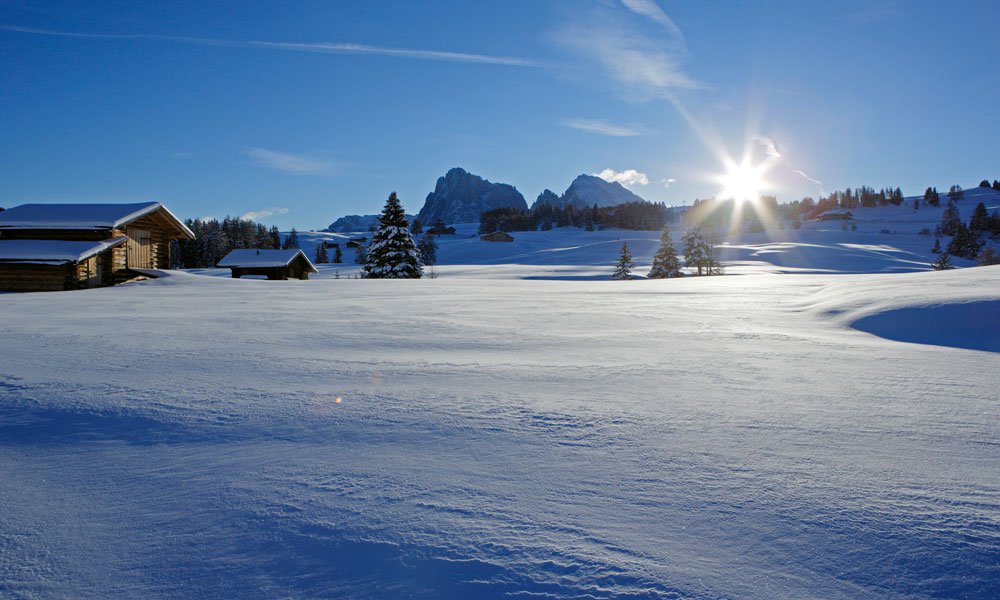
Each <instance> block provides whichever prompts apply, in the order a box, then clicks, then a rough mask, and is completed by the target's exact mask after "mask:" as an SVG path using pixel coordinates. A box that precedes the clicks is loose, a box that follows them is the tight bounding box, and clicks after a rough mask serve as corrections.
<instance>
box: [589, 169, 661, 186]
mask: <svg viewBox="0 0 1000 600" xmlns="http://www.w3.org/2000/svg"><path fill="white" fill-rule="evenodd" d="M594 175H596V176H597V177H600V178H601V179H603V180H604V181H607V182H608V183H611V182H614V181H617V182H618V183H620V184H622V185H624V186H625V187H632V186H635V185H649V178H648V177H646V174H645V173H640V172H639V171H636V170H635V169H625V170H624V171H615V170H614V169H604V170H603V171H601V172H600V173H594Z"/></svg>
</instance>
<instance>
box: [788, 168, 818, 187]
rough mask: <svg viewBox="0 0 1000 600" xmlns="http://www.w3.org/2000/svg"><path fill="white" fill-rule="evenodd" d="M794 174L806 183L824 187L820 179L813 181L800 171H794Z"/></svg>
mask: <svg viewBox="0 0 1000 600" xmlns="http://www.w3.org/2000/svg"><path fill="white" fill-rule="evenodd" d="M792 173H795V174H796V175H801V176H802V178H803V179H805V180H806V181H808V182H810V183H815V184H816V185H818V186H820V187H822V186H823V182H822V181H820V180H818V179H813V178H812V177H810V176H808V175H806V174H805V173H804V172H803V171H800V170H798V169H793V170H792Z"/></svg>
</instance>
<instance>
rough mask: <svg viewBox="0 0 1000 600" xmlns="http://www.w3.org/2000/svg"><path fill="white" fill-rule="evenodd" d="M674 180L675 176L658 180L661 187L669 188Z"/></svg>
mask: <svg viewBox="0 0 1000 600" xmlns="http://www.w3.org/2000/svg"><path fill="white" fill-rule="evenodd" d="M676 182H677V180H676V179H675V178H673V177H667V178H666V179H661V180H660V183H662V184H663V187H665V188H667V189H670V186H671V185H673V184H674V183H676Z"/></svg>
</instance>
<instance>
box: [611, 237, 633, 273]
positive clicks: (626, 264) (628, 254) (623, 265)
mask: <svg viewBox="0 0 1000 600" xmlns="http://www.w3.org/2000/svg"><path fill="white" fill-rule="evenodd" d="M634 268H635V263H634V262H632V251H631V250H629V249H628V242H622V248H621V252H620V253H619V255H618V265H617V266H616V267H615V272H614V273H612V274H611V279H632V269H634Z"/></svg>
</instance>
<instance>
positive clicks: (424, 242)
mask: <svg viewBox="0 0 1000 600" xmlns="http://www.w3.org/2000/svg"><path fill="white" fill-rule="evenodd" d="M437 249H438V245H437V242H436V241H435V240H434V236H433V235H430V234H427V235H425V236H424V237H422V238H420V241H419V242H418V243H417V251H418V252H420V262H422V263H423V264H424V265H426V266H432V265H434V264H436V263H437Z"/></svg>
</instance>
